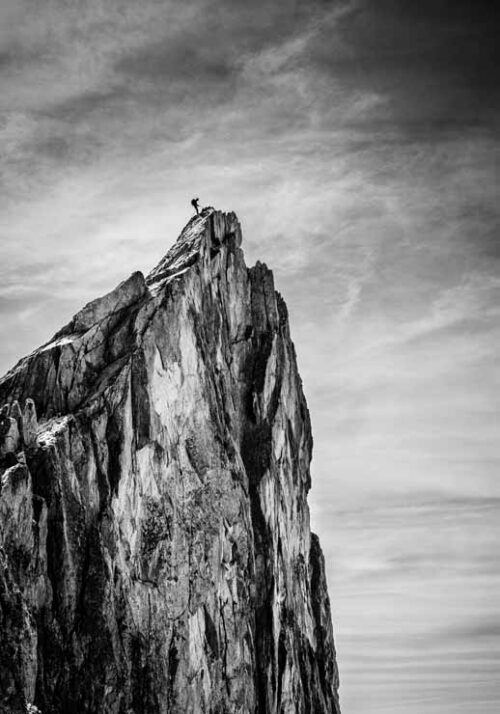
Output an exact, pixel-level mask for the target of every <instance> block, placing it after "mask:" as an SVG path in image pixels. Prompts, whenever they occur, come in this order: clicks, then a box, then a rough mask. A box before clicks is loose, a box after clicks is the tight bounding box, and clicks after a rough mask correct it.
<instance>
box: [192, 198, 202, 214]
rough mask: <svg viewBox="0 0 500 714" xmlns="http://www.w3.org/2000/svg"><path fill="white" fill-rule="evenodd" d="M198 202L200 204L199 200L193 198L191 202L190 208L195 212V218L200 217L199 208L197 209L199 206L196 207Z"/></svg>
mask: <svg viewBox="0 0 500 714" xmlns="http://www.w3.org/2000/svg"><path fill="white" fill-rule="evenodd" d="M199 202H200V199H199V198H193V199H192V200H191V205H192V207H193V208H194V210H195V211H196V215H197V216H199V215H200V208H199V206H198V204H199Z"/></svg>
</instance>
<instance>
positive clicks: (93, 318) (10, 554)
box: [0, 209, 340, 714]
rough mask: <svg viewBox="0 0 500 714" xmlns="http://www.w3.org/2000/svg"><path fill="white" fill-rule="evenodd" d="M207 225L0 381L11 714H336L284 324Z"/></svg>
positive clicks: (235, 239) (0, 625)
mask: <svg viewBox="0 0 500 714" xmlns="http://www.w3.org/2000/svg"><path fill="white" fill-rule="evenodd" d="M240 246H241V230H240V225H239V223H238V220H237V218H236V216H235V215H234V214H233V213H229V214H225V213H222V212H219V211H215V210H213V209H206V210H204V211H203V213H202V215H200V216H197V217H194V218H193V219H191V221H190V222H189V223H188V224H187V226H186V227H185V229H184V231H183V232H182V234H181V236H180V237H179V239H178V241H177V242H176V243H175V244H174V246H173V247H172V248H171V249H170V250H169V252H168V253H167V255H166V256H165V258H163V260H162V261H160V263H159V264H158V266H157V267H156V268H155V269H154V270H153V271H152V272H151V273H150V274H149V275H148V276H147V277H146V278H145V277H144V276H143V275H142V274H141V273H134V274H133V275H132V276H131V277H130V278H129V279H128V280H126V281H124V282H123V283H121V284H120V285H119V286H118V287H117V288H116V289H115V290H113V291H112V292H111V293H109V294H108V295H106V296H104V297H102V298H99V299H97V300H95V301H93V302H91V303H89V304H88V305H87V306H85V307H84V308H83V309H82V310H81V311H80V312H79V313H78V314H77V315H76V316H75V317H74V318H73V319H72V320H71V322H70V323H69V324H68V325H67V326H66V327H64V328H63V329H61V330H60V331H59V332H58V333H57V334H56V335H55V336H54V338H53V339H52V340H51V341H50V342H48V343H47V344H46V345H43V346H42V347H40V348H39V349H37V350H35V351H34V352H33V353H32V354H30V355H28V356H27V357H26V358H24V359H23V360H21V361H20V362H19V363H18V364H17V365H16V366H15V367H14V368H13V369H12V370H11V371H10V372H8V373H7V374H6V375H5V376H4V377H3V379H1V380H0V407H1V405H4V406H3V407H2V408H1V411H0V475H1V492H0V643H1V645H0V646H1V655H0V712H1V713H2V714H3V713H5V714H6V713H7V712H8V713H9V714H17V713H18V712H19V713H20V712H23V713H24V712H27V711H31V712H35V711H37V709H38V710H40V711H41V712H42V713H43V714H66V713H69V712H72V713H75V712H78V714H83V713H89V714H98V713H99V714H153V713H154V714H167V713H176V714H186V713H190V712H192V713H198V712H207V713H208V712H211V713H213V714H215V713H218V714H223V713H226V712H227V714H247V713H252V714H253V713H256V714H268V713H269V714H271V713H272V714H299V713H300V714H307V713H309V712H311V713H314V714H323V713H324V714H326V713H329V714H330V713H332V714H339V712H340V710H339V705H338V696H337V687H338V675H337V666H336V660H335V648H334V641H333V632H332V624H331V618H330V606H329V600H328V593H327V586H326V580H325V572H324V562H323V556H322V553H321V549H320V546H319V542H318V539H317V537H316V536H314V535H313V534H311V532H310V526H309V509H308V506H307V492H308V490H309V487H310V472H309V464H310V459H311V449H312V437H311V427H310V421H309V413H308V410H307V406H306V402H305V399H304V395H303V392H302V387H301V380H300V377H299V374H298V371H297V365H296V358H295V352H294V347H293V344H292V341H291V339H290V334H289V327H288V316H287V310H286V306H285V303H284V302H283V300H282V299H281V297H280V295H279V294H278V293H276V292H275V289H274V284H273V276H272V273H271V271H270V270H268V269H267V267H266V266H265V265H263V264H260V263H257V264H256V265H255V266H254V267H253V268H250V269H247V267H246V265H245V262H244V259H243V253H242V250H241V247H240Z"/></svg>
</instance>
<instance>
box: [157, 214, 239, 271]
mask: <svg viewBox="0 0 500 714" xmlns="http://www.w3.org/2000/svg"><path fill="white" fill-rule="evenodd" d="M231 238H232V239H233V240H236V244H237V245H238V247H239V246H240V245H241V228H240V224H239V222H238V219H237V217H236V214H234V213H223V212H222V211H216V210H215V209H214V208H212V207H211V206H209V207H207V208H203V209H202V211H201V213H200V214H199V215H196V216H193V217H192V218H191V219H190V220H189V221H188V223H187V224H186V226H185V227H184V228H183V230H182V231H181V234H180V236H179V238H178V239H177V241H176V242H175V243H174V245H173V246H172V247H171V248H170V250H169V251H168V252H167V254H166V255H165V257H164V258H162V259H161V260H160V262H159V263H158V265H157V266H156V267H155V268H153V270H152V271H151V272H150V273H149V275H148V276H147V278H146V282H147V284H148V285H153V284H155V283H159V282H163V281H164V280H166V279H168V278H172V277H174V276H177V275H180V274H181V273H182V272H184V271H185V270H187V269H188V268H189V267H190V266H191V265H194V263H196V262H197V261H198V260H199V259H201V258H203V256H205V255H207V254H209V255H211V257H214V256H215V255H216V253H217V252H218V250H219V249H220V247H221V245H222V243H223V242H224V240H230V239H231Z"/></svg>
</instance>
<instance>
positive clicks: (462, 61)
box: [0, 0, 500, 714]
mask: <svg viewBox="0 0 500 714" xmlns="http://www.w3.org/2000/svg"><path fill="white" fill-rule="evenodd" d="M496 5H497V3H495V2H493V0H492V1H491V2H488V1H486V0H483V1H481V0H475V1H474V2H465V1H464V0H454V1H453V2H452V1H451V0H419V2H418V3H416V2H413V1H412V0H345V1H343V2H342V1H340V0H337V1H335V0H331V1H330V2H329V1H327V0H309V1H308V2H304V1H302V2H299V1H297V0H274V1H273V2H270V1H269V0H254V2H252V3H248V2H243V1H242V0H211V1H210V2H208V0H191V1H190V0H182V1H181V0H161V1H160V0H142V1H141V2H140V3H137V2H135V1H132V0H86V1H85V2H76V0H72V1H71V0H65V1H64V2H63V0H38V2H34V1H33V0H1V3H0V183H1V190H0V325H1V328H2V330H1V335H2V339H1V340H0V372H2V373H3V372H4V371H6V370H7V369H8V368H9V367H11V366H12V364H13V363H14V362H15V361H16V360H17V359H19V358H20V357H21V356H23V355H24V354H26V353H27V352H29V351H30V350H31V349H33V348H35V347H36V346H38V345H39V344H41V343H42V342H44V341H46V340H47V339H48V338H49V337H50V336H51V335H52V334H53V333H54V332H55V331H56V330H57V329H59V328H60V326H61V325H63V324H65V323H66V322H67V321H68V320H69V318H70V317H71V316H72V315H73V314H74V313H75V312H76V311H77V310H78V309H79V308H80V307H81V306H82V305H83V304H84V303H86V302H88V301H89V300H91V299H93V298H95V297H96V296H98V295H100V294H103V293H104V292H106V291H108V290H110V289H111V288H113V287H114V286H115V285H116V284H117V283H118V282H120V281H121V280H122V279H123V278H124V277H127V276H128V275H129V274H130V273H131V272H133V271H134V270H137V269H141V270H143V271H148V270H149V269H150V268H151V267H152V266H153V265H154V264H156V262H157V261H158V260H159V258H160V257H161V256H162V255H163V254H164V253H165V252H166V250H167V248H168V247H169V246H170V245H171V244H172V242H173V241H174V240H175V238H176V236H177V235H178V233H179V232H180V230H181V228H182V227H183V225H184V224H185V222H186V221H187V220H188V219H189V217H190V215H191V211H190V206H189V201H190V199H191V197H192V196H200V199H201V203H202V204H210V205H213V206H215V207H216V208H219V209H221V210H234V211H236V213H237V214H238V216H239V218H240V221H241V223H242V227H243V234H244V244H243V247H244V250H245V255H246V258H247V262H248V264H252V263H253V262H255V261H256V260H258V259H259V260H261V261H264V262H266V263H267V264H268V266H269V267H271V268H272V269H273V271H274V275H275V282H276V286H277V288H278V289H279V291H280V292H281V293H282V294H283V296H284V297H285V299H286V301H287V303H288V306H289V312H290V320H291V330H292V336H293V339H294V341H295V344H296V348H297V353H298V360H299V368H300V371H301V375H302V378H303V381H304V389H305V392H306V396H307V399H308V403H309V407H310V411H311V416H312V421H313V433H314V442H315V446H314V458H313V468H312V470H313V474H312V475H313V489H312V491H311V494H310V504H311V511H312V524H313V527H314V529H315V530H316V531H317V532H318V533H319V535H320V538H321V542H322V545H323V549H324V551H325V557H326V561H327V568H328V578H329V589H330V595H331V599H332V608H333V616H334V624H335V632H336V643H337V650H338V660H339V668H340V678H341V689H340V696H341V705H342V710H343V714H423V713H424V712H425V714H449V712H451V711H453V712H457V713H459V712H464V713H465V712H467V713H468V712H470V711H471V710H473V711H474V712H475V714H490V712H491V713H493V712H497V711H499V709H500V642H499V638H500V551H499V548H498V543H499V539H500V518H499V510H500V508H499V507H500V480H499V476H498V474H499V463H500V448H499V445H498V444H499V439H498V431H499V426H500V418H499V417H500V400H499V386H500V368H499V360H498V348H499V345H500V319H499V318H500V270H499V267H500V237H499V225H500V202H499V200H498V186H499V178H500V177H499V171H500V169H499V167H500V135H499V120H500V85H499V83H498V77H497V75H498V67H499V64H500V63H499V60H500V57H499V55H500V44H499V43H498V31H497V26H498V22H496V21H497V20H498V19H499V18H498V15H499V9H497V6H496Z"/></svg>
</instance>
